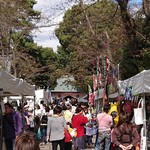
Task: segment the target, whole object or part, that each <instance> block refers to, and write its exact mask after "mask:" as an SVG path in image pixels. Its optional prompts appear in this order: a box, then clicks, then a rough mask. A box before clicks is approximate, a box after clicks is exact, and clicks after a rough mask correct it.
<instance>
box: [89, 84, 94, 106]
mask: <svg viewBox="0 0 150 150" xmlns="http://www.w3.org/2000/svg"><path fill="white" fill-rule="evenodd" d="M88 91H89V102H90V103H92V104H94V95H93V93H92V89H91V87H90V85H89V84H88Z"/></svg>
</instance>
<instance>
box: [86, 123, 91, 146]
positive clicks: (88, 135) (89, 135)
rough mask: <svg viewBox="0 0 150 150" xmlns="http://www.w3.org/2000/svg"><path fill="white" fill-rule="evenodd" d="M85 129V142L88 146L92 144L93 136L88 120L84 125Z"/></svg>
mask: <svg viewBox="0 0 150 150" xmlns="http://www.w3.org/2000/svg"><path fill="white" fill-rule="evenodd" d="M85 129H86V143H87V144H88V146H92V144H93V143H92V138H93V127H92V124H91V123H90V122H88V123H87V124H86V126H85Z"/></svg>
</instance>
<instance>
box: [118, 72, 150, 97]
mask: <svg viewBox="0 0 150 150" xmlns="http://www.w3.org/2000/svg"><path fill="white" fill-rule="evenodd" d="M118 85H119V93H120V94H125V90H126V87H132V94H133V95H136V94H141V93H150V70H143V71H142V72H140V73H138V74H136V75H135V76H133V77H131V78H129V79H126V80H123V81H118Z"/></svg>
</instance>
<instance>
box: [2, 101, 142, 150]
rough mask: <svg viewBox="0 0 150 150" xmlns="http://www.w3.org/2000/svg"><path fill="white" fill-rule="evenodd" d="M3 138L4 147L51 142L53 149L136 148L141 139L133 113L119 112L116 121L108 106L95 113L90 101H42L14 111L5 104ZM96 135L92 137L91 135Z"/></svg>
mask: <svg viewBox="0 0 150 150" xmlns="http://www.w3.org/2000/svg"><path fill="white" fill-rule="evenodd" d="M4 106H5V113H4V116H3V125H2V127H3V138H4V140H5V145H6V150H27V149H28V150H29V149H30V150H38V149H40V148H39V146H40V145H44V144H47V143H49V142H51V144H52V149H53V150H57V149H58V146H59V148H60V150H72V149H75V150H82V149H85V148H94V149H95V150H135V148H136V146H137V144H138V143H139V142H140V136H139V133H138V130H137V126H136V125H135V124H134V123H132V122H131V120H132V117H133V114H132V113H127V112H125V111H122V112H120V114H119V120H118V122H117V123H116V122H115V120H114V119H115V117H116V114H115V115H114V112H113V113H111V114H110V113H109V110H110V105H108V104H105V105H104V106H103V110H102V112H99V113H97V114H95V111H94V108H93V105H92V104H89V103H82V102H80V103H78V102H76V103H72V102H69V103H68V102H67V103H66V102H61V103H58V102H53V103H52V104H50V105H46V104H45V103H44V101H41V102H40V104H39V105H35V108H34V109H29V108H30V107H29V106H28V104H24V106H23V107H18V109H17V110H14V108H13V106H12V105H11V104H10V103H5V104H4ZM93 137H95V138H93Z"/></svg>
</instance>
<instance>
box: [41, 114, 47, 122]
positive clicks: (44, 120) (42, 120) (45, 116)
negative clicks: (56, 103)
mask: <svg viewBox="0 0 150 150" xmlns="http://www.w3.org/2000/svg"><path fill="white" fill-rule="evenodd" d="M47 121H48V117H47V115H43V116H42V118H41V123H42V124H47Z"/></svg>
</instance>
